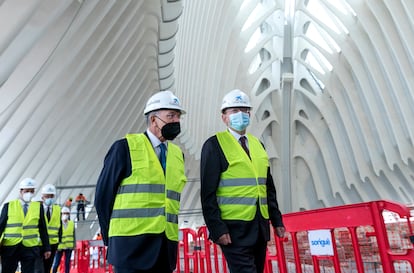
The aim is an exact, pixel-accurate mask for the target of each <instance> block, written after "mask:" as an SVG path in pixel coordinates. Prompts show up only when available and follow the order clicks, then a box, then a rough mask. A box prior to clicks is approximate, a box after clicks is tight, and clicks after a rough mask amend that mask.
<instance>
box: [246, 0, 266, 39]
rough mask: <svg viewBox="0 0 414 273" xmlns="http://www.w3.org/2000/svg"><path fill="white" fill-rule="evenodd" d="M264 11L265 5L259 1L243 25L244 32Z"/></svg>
mask: <svg viewBox="0 0 414 273" xmlns="http://www.w3.org/2000/svg"><path fill="white" fill-rule="evenodd" d="M263 12H264V7H263V5H262V4H261V3H259V4H258V5H257V6H256V7H255V8H254V10H253V11H252V13H251V14H250V16H249V18H247V20H246V22H245V23H244V25H243V27H242V32H243V31H245V30H246V29H248V28H249V27H250V26H251V25H252V24H253V23H254V22H255V21H256V20H257V18H259V17H260V15H261V14H262V13H263Z"/></svg>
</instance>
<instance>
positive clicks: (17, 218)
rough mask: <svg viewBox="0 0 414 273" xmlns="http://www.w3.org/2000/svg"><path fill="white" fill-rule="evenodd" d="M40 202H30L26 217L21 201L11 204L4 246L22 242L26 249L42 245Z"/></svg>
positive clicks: (11, 202)
mask: <svg viewBox="0 0 414 273" xmlns="http://www.w3.org/2000/svg"><path fill="white" fill-rule="evenodd" d="M40 206H41V204H40V202H30V203H29V207H28V209H27V214H26V216H25V215H24V213H23V207H22V204H21V203H20V200H13V201H10V202H9V208H8V214H7V217H8V219H7V224H6V228H5V230H4V237H3V241H2V244H3V245H4V246H14V245H17V244H19V243H20V242H22V244H23V245H24V246H26V247H34V246H39V245H40V234H39V228H38V226H39V218H40Z"/></svg>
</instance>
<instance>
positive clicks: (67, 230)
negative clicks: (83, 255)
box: [52, 207, 76, 273]
mask: <svg viewBox="0 0 414 273" xmlns="http://www.w3.org/2000/svg"><path fill="white" fill-rule="evenodd" d="M61 215H62V218H61V219H62V222H61V225H62V240H61V242H60V243H59V246H58V249H57V252H56V256H55V259H54V260H53V266H52V273H56V272H57V269H58V267H59V265H60V260H61V259H62V256H63V255H65V273H69V271H70V258H71V256H72V251H73V249H74V248H75V242H76V239H75V238H76V237H75V224H74V223H73V221H71V220H70V219H69V216H70V209H69V208H68V207H63V208H62V210H61ZM61 272H62V271H61Z"/></svg>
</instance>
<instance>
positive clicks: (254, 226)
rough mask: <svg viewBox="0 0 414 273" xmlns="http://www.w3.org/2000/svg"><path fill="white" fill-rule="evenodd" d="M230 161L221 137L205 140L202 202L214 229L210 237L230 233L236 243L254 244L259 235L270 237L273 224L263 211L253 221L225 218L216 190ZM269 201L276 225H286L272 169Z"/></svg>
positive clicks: (201, 175)
mask: <svg viewBox="0 0 414 273" xmlns="http://www.w3.org/2000/svg"><path fill="white" fill-rule="evenodd" d="M228 166H229V163H228V162H227V160H226V157H225V156H224V153H223V150H222V149H221V147H220V144H219V143H218V140H217V137H216V136H212V137H210V138H209V139H207V141H206V142H205V143H204V145H203V148H202V151H201V166H200V178H201V205H202V208H203V215H204V220H205V222H206V225H207V228H208V230H209V232H210V239H211V240H213V241H216V240H217V239H218V238H219V237H220V236H221V235H223V234H225V233H230V236H231V240H232V244H233V245H240V246H252V245H254V244H255V243H256V241H257V238H258V236H263V239H264V240H266V241H268V240H269V239H270V226H269V222H268V220H266V219H264V218H263V217H262V216H261V214H260V212H258V213H256V217H255V219H253V220H252V221H236V220H231V221H229V220H223V219H221V215H220V209H219V206H218V203H217V197H216V191H217V188H218V185H219V182H220V176H221V174H222V173H223V172H225V171H226V170H227V168H228ZM266 187H267V203H268V209H269V218H270V221H271V223H272V225H273V226H274V227H282V226H283V221H282V214H281V212H280V210H279V206H278V203H277V199H276V189H275V186H274V183H273V178H272V175H271V174H270V169H268V172H267V179H266Z"/></svg>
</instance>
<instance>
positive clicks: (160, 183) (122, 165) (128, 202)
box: [95, 91, 187, 273]
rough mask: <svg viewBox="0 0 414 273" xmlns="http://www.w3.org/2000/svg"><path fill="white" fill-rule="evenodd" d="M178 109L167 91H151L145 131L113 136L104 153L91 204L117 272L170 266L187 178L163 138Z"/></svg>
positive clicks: (168, 136) (165, 272) (170, 133)
mask: <svg viewBox="0 0 414 273" xmlns="http://www.w3.org/2000/svg"><path fill="white" fill-rule="evenodd" d="M184 113H185V112H184V110H183V108H182V107H181V104H180V101H179V99H178V98H177V97H176V96H175V95H174V94H173V93H172V92H171V91H161V92H158V93H156V94H154V95H153V96H152V97H151V98H150V99H149V100H148V102H147V104H146V107H145V109H144V115H145V118H146V121H147V130H146V131H145V132H144V133H140V134H128V135H127V136H126V137H125V138H123V139H120V140H117V141H116V142H115V143H114V144H113V145H112V147H111V148H110V150H109V152H108V153H107V155H106V157H105V161H104V166H103V169H102V171H101V174H100V176H99V179H98V182H97V185H96V194H95V207H96V212H97V214H98V219H99V223H100V227H101V234H102V238H103V241H104V244H105V245H107V246H108V261H109V263H111V264H112V265H113V266H114V267H115V271H116V272H117V273H132V272H134V273H138V272H148V273H149V272H157V273H171V272H172V271H173V270H174V269H175V267H176V261H177V249H178V212H179V208H180V197H181V191H182V190H183V187H184V185H185V183H186V181H187V178H186V177H185V169H184V155H183V153H182V151H181V149H180V148H179V147H178V146H177V145H175V144H173V143H171V142H170V141H168V140H173V139H174V138H175V137H177V135H178V134H179V133H180V130H181V128H180V117H181V114H184Z"/></svg>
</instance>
